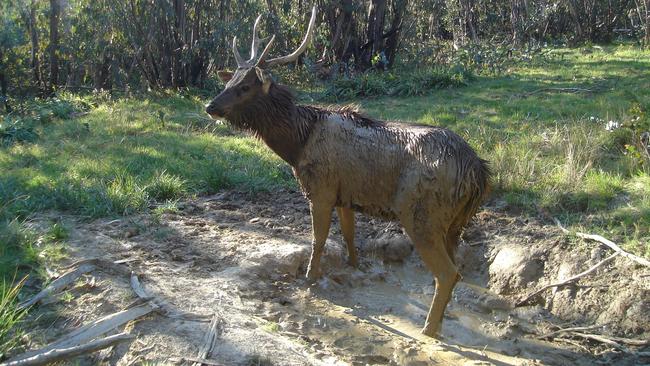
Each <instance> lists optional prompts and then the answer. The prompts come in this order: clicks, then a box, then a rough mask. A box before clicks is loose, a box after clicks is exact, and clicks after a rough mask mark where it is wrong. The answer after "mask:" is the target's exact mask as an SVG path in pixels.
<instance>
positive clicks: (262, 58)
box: [255, 34, 275, 66]
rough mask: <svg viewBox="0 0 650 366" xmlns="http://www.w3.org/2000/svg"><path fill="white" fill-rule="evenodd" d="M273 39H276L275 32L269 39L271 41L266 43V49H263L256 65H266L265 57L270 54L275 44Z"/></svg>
mask: <svg viewBox="0 0 650 366" xmlns="http://www.w3.org/2000/svg"><path fill="white" fill-rule="evenodd" d="M273 41H275V34H274V35H273V36H271V40H270V41H269V43H267V44H266V47H264V51H262V54H261V55H260V58H259V61H257V64H256V65H255V66H262V65H264V59H265V58H266V56H267V55H268V54H269V51H270V50H271V46H272V45H273Z"/></svg>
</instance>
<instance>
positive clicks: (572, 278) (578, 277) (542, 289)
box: [515, 252, 620, 307]
mask: <svg viewBox="0 0 650 366" xmlns="http://www.w3.org/2000/svg"><path fill="white" fill-rule="evenodd" d="M619 254H620V253H619V252H616V253H614V254H612V255H610V256H609V257H607V258H605V259H603V260H602V261H600V262H598V263H596V264H595V265H594V266H593V267H591V268H589V269H587V270H586V271H584V272H581V273H578V274H577V275H575V276H573V277H569V278H567V279H566V280H563V281H560V282H556V283H551V284H549V285H546V286H543V287H542V288H540V289H539V290H537V291H535V292H533V293H532V294H530V295H528V296H526V297H525V298H524V299H523V300H521V301H519V302H518V303H517V304H516V305H515V307H517V306H522V305H524V304H526V303H527V302H528V301H529V300H530V299H532V298H533V297H535V296H537V295H539V294H540V293H542V292H543V291H544V290H547V289H549V288H552V287H559V286H564V285H568V284H569V283H571V282H574V281H577V280H579V279H580V278H582V277H584V276H586V275H588V274H590V273H592V272H594V271H595V270H597V269H598V268H599V267H601V266H602V265H604V264H606V263H608V262H609V261H611V260H612V259H614V258H616V257H617V256H618V255H619Z"/></svg>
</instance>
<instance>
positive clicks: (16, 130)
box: [0, 117, 38, 146]
mask: <svg viewBox="0 0 650 366" xmlns="http://www.w3.org/2000/svg"><path fill="white" fill-rule="evenodd" d="M37 138H38V134H37V133H36V132H35V131H34V128H33V127H32V126H30V125H29V122H28V121H25V120H24V119H16V120H13V121H12V120H11V119H10V118H9V117H5V119H4V122H3V123H0V145H4V146H7V145H11V144H14V143H17V142H18V143H20V142H34V141H35V140H36V139H37Z"/></svg>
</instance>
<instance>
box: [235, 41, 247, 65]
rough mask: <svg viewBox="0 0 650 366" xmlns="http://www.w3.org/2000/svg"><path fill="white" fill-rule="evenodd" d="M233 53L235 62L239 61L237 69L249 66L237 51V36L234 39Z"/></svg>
mask: <svg viewBox="0 0 650 366" xmlns="http://www.w3.org/2000/svg"><path fill="white" fill-rule="evenodd" d="M232 53H233V54H234V55H235V61H237V67H245V66H246V65H247V64H246V61H244V59H243V58H241V55H240V54H239V51H238V50H237V36H235V37H233V39H232Z"/></svg>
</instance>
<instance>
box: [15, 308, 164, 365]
mask: <svg viewBox="0 0 650 366" xmlns="http://www.w3.org/2000/svg"><path fill="white" fill-rule="evenodd" d="M153 310H154V308H153V307H152V306H151V305H149V304H145V305H141V306H138V307H134V308H131V309H128V310H124V311H120V312H117V313H114V314H110V315H107V316H105V317H103V318H101V319H98V320H95V321H94V322H91V323H89V324H86V325H84V326H83V327H81V328H79V329H77V330H75V331H73V332H71V333H69V334H68V335H66V336H65V337H64V338H63V339H61V340H58V341H56V342H54V343H51V344H49V345H47V346H45V347H43V348H41V349H39V350H34V351H27V352H25V353H23V354H21V355H18V356H16V357H13V358H12V359H11V361H12V362H13V361H20V360H24V359H27V358H30V357H32V356H34V355H36V354H41V353H46V352H49V351H52V350H55V349H63V348H71V347H76V346H79V345H81V344H83V343H86V342H88V341H90V340H92V339H95V338H97V337H99V336H100V335H102V334H104V333H107V332H109V331H111V330H113V329H115V328H117V327H119V326H121V325H122V324H125V323H127V322H129V321H131V320H135V319H137V318H140V317H142V316H144V315H147V314H149V313H150V312H152V311H153Z"/></svg>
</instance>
